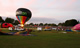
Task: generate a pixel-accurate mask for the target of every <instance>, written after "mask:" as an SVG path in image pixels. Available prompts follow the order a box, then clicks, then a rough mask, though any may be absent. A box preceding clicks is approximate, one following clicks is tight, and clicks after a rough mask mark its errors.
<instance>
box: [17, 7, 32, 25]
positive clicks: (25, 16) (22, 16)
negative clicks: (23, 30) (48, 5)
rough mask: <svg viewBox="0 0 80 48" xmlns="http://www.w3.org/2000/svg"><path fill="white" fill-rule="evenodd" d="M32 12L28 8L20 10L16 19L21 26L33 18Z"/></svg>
mask: <svg viewBox="0 0 80 48" xmlns="http://www.w3.org/2000/svg"><path fill="white" fill-rule="evenodd" d="M31 15H32V13H31V11H30V10H29V9H26V8H19V9H17V11H16V17H17V19H18V21H19V22H20V24H24V23H25V22H26V21H28V20H29V19H30V18H31Z"/></svg>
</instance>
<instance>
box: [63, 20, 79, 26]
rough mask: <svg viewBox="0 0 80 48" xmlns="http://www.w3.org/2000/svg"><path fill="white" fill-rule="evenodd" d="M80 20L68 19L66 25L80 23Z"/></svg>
mask: <svg viewBox="0 0 80 48" xmlns="http://www.w3.org/2000/svg"><path fill="white" fill-rule="evenodd" d="M78 23H79V22H78V21H77V20H76V19H71V20H66V21H65V24H64V25H65V26H74V25H76V24H78Z"/></svg>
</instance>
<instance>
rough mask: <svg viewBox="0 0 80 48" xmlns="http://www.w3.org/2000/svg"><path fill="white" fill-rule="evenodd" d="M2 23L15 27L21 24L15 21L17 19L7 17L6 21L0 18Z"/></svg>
mask: <svg viewBox="0 0 80 48" xmlns="http://www.w3.org/2000/svg"><path fill="white" fill-rule="evenodd" d="M0 23H12V24H14V25H18V24H19V22H18V20H15V19H13V18H9V17H7V18H6V19H5V20H3V19H2V17H1V16H0Z"/></svg>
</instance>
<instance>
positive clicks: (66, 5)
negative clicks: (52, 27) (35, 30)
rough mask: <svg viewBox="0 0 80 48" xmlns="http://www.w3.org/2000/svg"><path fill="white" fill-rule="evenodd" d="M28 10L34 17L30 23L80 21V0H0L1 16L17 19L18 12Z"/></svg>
mask: <svg viewBox="0 0 80 48" xmlns="http://www.w3.org/2000/svg"><path fill="white" fill-rule="evenodd" d="M18 8H27V9H29V10H31V12H32V17H31V19H30V20H29V21H28V23H31V22H32V23H56V24H58V23H60V22H64V21H65V20H69V19H77V20H80V0H0V16H2V18H6V17H11V18H14V19H16V10H17V9H18Z"/></svg>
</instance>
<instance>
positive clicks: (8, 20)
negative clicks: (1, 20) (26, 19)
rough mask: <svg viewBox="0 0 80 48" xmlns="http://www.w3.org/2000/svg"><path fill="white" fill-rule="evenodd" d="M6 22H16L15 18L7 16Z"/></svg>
mask: <svg viewBox="0 0 80 48" xmlns="http://www.w3.org/2000/svg"><path fill="white" fill-rule="evenodd" d="M5 22H6V23H12V24H13V23H14V19H12V18H8V17H7V18H6V19H5Z"/></svg>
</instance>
